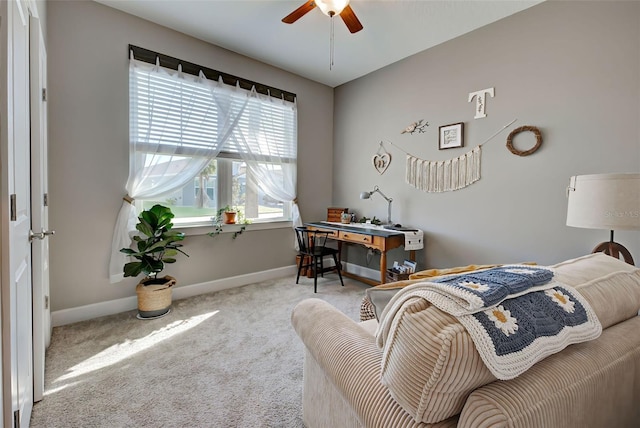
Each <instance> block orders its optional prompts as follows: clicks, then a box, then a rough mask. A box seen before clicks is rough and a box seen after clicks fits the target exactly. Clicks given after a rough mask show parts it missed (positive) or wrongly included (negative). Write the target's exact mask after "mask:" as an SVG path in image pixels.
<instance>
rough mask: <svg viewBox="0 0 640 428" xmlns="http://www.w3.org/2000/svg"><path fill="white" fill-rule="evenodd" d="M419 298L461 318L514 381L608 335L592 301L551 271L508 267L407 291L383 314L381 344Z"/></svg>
mask: <svg viewBox="0 0 640 428" xmlns="http://www.w3.org/2000/svg"><path fill="white" fill-rule="evenodd" d="M415 297H419V298H424V299H426V300H427V301H429V302H430V303H431V304H432V305H434V306H436V307H437V308H438V309H440V310H442V311H445V312H447V313H449V314H451V315H453V316H455V317H457V319H458V320H459V322H460V323H461V324H462V325H463V326H464V327H465V328H466V329H467V331H468V333H469V335H470V336H471V339H472V340H473V342H474V344H475V346H476V349H477V350H478V353H479V354H480V356H481V357H482V360H483V361H484V363H485V364H486V366H487V367H488V368H489V370H490V371H491V372H492V373H493V375H494V376H495V377H497V378H498V379H512V378H514V377H516V376H518V375H520V374H522V373H524V372H525V371H526V370H527V369H529V368H530V367H531V366H533V365H534V364H535V363H537V362H538V361H540V360H542V359H544V358H546V357H547V356H549V355H552V354H554V353H557V352H559V351H561V350H562V349H564V348H566V347H567V346H568V345H570V344H573V343H579V342H584V341H587V340H592V339H595V338H597V337H598V336H599V335H600V333H601V332H602V326H601V325H600V322H599V321H598V319H597V317H596V315H595V312H594V311H593V309H591V307H590V306H589V304H588V303H587V301H586V300H584V298H583V297H582V296H581V295H580V294H579V293H578V292H577V291H576V290H575V289H573V288H572V287H570V286H568V285H565V284H561V283H559V282H557V281H555V280H554V279H553V272H552V271H551V270H550V269H548V268H542V267H534V266H524V265H506V266H501V267H497V268H493V269H488V270H485V271H480V272H471V273H466V274H462V275H451V276H448V277H444V278H439V279H436V280H433V281H431V282H420V283H417V284H413V285H410V286H408V287H406V288H404V289H402V290H401V291H399V292H398V293H397V294H396V295H395V296H394V297H393V298H392V300H391V301H390V302H389V304H388V305H387V306H386V308H385V310H384V312H383V314H382V317H381V322H380V325H379V327H378V331H377V333H376V339H377V342H378V346H380V347H383V346H384V341H385V340H386V337H387V336H388V334H389V332H390V330H391V328H392V325H393V320H394V318H395V314H396V313H397V312H398V311H399V310H400V309H401V308H402V306H403V304H404V303H405V302H406V301H407V300H409V299H411V298H415Z"/></svg>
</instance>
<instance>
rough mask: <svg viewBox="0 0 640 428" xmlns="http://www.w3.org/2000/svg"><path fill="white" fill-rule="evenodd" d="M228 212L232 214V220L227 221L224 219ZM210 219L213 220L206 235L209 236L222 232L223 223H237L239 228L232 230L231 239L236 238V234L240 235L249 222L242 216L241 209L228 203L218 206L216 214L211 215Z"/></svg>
mask: <svg viewBox="0 0 640 428" xmlns="http://www.w3.org/2000/svg"><path fill="white" fill-rule="evenodd" d="M229 213H233V214H234V220H233V222H228V221H227V219H226V215H227V214H229ZM212 220H213V231H212V232H209V233H208V235H209V236H211V237H212V238H213V237H216V236H217V235H219V234H221V233H222V230H223V229H222V225H223V224H239V225H240V228H239V229H238V230H236V231H235V232H233V239H236V238H237V237H238V235H241V234H242V232H244V231H245V230H246V229H247V224H249V223H250V221H249V220H247V219H246V218H244V215H243V214H242V211H241V210H239V209H233V208H231V207H230V206H229V205H227V206H225V207H222V208H220V209H219V210H218V212H217V214H216V216H215V217H213V218H212Z"/></svg>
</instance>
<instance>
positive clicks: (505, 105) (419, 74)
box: [333, 2, 640, 268]
mask: <svg viewBox="0 0 640 428" xmlns="http://www.w3.org/2000/svg"><path fill="white" fill-rule="evenodd" d="M488 87H495V98H489V99H488V101H487V117H486V118H484V119H476V120H474V118H473V117H474V107H475V103H468V102H467V97H468V94H469V93H470V92H474V91H477V90H481V89H484V88H488ZM639 104H640V3H637V2H545V3H542V4H540V5H537V6H534V7H532V8H530V9H528V10H525V11H523V12H520V13H518V14H516V15H513V16H511V17H508V18H505V19H503V20H501V21H498V22H497V23H494V24H492V25H489V26H487V27H484V28H481V29H479V30H476V31H473V32H471V33H469V34H466V35H464V36H462V37H459V38H457V39H455V40H452V41H449V42H447V43H444V44H442V45H439V46H437V47H435V48H432V49H429V50H427V51H424V52H422V53H419V54H417V55H414V56H412V57H409V58H407V59H405V60H403V61H400V62H398V63H395V64H393V65H390V66H388V67H386V68H384V69H382V70H379V71H376V72H374V73H371V74H369V75H368V76H365V77H363V78H361V79H358V80H356V81H353V82H350V83H347V84H345V85H342V86H340V87H338V88H336V91H335V112H334V121H335V134H334V158H333V160H334V176H335V179H334V182H333V200H334V205H336V206H344V207H349V208H351V209H352V210H353V211H355V212H357V213H358V215H366V216H367V217H371V216H372V215H376V216H377V217H379V218H386V207H387V204H386V202H385V201H384V200H383V199H382V198H381V197H380V196H379V195H374V196H373V197H372V199H370V200H360V199H358V195H359V193H360V192H362V191H364V190H370V189H371V188H372V187H373V185H375V184H377V185H379V186H380V188H381V190H382V191H383V192H384V193H385V194H387V196H390V197H392V198H393V199H394V202H393V213H392V214H393V218H394V220H395V221H396V222H400V223H402V224H405V225H411V226H414V227H418V228H420V229H422V230H424V232H425V235H426V248H425V250H423V251H421V252H420V253H419V254H418V256H419V262H420V267H421V268H427V267H450V266H456V265H466V264H470V263H494V262H519V261H536V262H539V263H545V264H548V263H554V262H558V261H561V260H564V259H567V258H571V257H576V256H580V255H583V254H586V253H589V252H590V251H591V250H592V249H593V247H594V246H595V245H596V244H597V243H599V242H601V241H606V240H608V236H609V234H608V231H604V230H589V229H578V228H572V227H568V226H566V225H565V221H566V202H567V200H566V196H565V189H566V187H567V185H568V182H569V178H570V176H572V175H579V174H595V173H605V172H640V127H639V123H640V120H639V119H640V105H639ZM514 118H517V119H518V121H517V122H516V123H515V124H514V125H512V126H511V127H510V128H508V129H507V130H506V131H504V132H503V133H501V134H500V135H498V136H497V137H496V138H494V139H493V140H491V141H490V142H488V143H486V144H485V145H484V146H483V153H482V178H481V180H480V181H478V182H477V183H474V184H472V185H470V186H469V187H467V188H465V189H462V190H458V191H454V192H447V193H425V192H423V191H421V190H418V189H415V188H413V187H411V186H409V185H408V184H406V183H405V179H404V174H405V155H404V153H403V152H402V151H401V150H399V149H397V148H396V147H394V146H392V145H390V144H387V145H386V146H385V147H386V149H387V151H389V152H390V153H391V154H392V162H391V165H390V167H389V169H388V170H387V171H386V173H384V174H383V175H382V176H380V175H379V174H378V173H377V172H376V171H375V170H374V168H373V166H372V163H371V160H372V156H373V155H374V154H375V153H376V151H377V150H378V144H379V142H380V141H381V140H385V141H391V142H393V143H394V144H396V145H397V146H399V147H401V148H402V150H404V151H406V152H409V153H411V154H412V155H414V156H417V157H419V158H422V159H428V160H445V159H450V158H453V157H457V156H459V155H461V154H463V153H465V152H466V151H467V150H470V149H471V148H473V147H475V146H477V145H478V144H480V143H482V142H483V141H484V140H485V139H486V138H488V137H489V136H490V135H491V134H493V133H494V132H495V131H497V130H498V129H500V128H501V127H502V126H504V125H506V124H507V123H509V122H510V121H511V120H513V119H514ZM417 119H425V120H427V121H428V122H429V123H430V126H429V127H428V128H426V132H425V133H423V134H414V135H409V134H404V135H401V134H400V131H401V130H403V129H404V128H405V127H406V126H407V125H409V124H410V123H412V122H413V121H415V120H417ZM455 122H464V124H465V147H464V148H456V149H449V150H443V151H439V150H438V126H441V125H446V124H450V123H455ZM522 125H532V126H537V127H538V128H540V130H541V131H542V133H543V138H544V141H543V144H542V147H541V149H540V150H538V151H537V152H536V153H534V154H533V155H531V156H528V157H519V156H515V155H513V154H511V153H510V152H509V151H508V150H507V148H506V147H505V142H506V138H507V135H508V134H509V132H510V131H511V130H512V129H515V128H516V127H518V126H522ZM534 141H535V140H534V139H533V136H532V134H521V135H520V137H519V138H518V139H517V140H516V144H517V145H518V146H520V147H521V148H525V149H526V148H529V147H531V146H533V143H534ZM616 240H617V241H618V242H620V243H622V244H624V245H625V246H626V247H627V248H628V249H629V250H630V251H631V253H632V254H633V255H634V256H635V260H636V264H640V233H639V232H623V231H620V232H616ZM348 251H349V255H348V258H349V260H350V261H352V262H355V263H359V264H366V262H365V257H364V254H365V252H364V251H363V250H359V249H358V248H356V247H350V248H349V250H348ZM403 257H405V253H404V252H402V251H399V250H398V251H395V252H394V253H392V254H391V255H390V261H392V260H394V259H400V260H401V259H402V258H403ZM376 260H377V258H375V257H374V258H373V259H372V261H371V267H373V268H375V267H376V263H377V261H376Z"/></svg>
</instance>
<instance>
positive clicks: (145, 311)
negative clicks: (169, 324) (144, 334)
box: [136, 275, 176, 319]
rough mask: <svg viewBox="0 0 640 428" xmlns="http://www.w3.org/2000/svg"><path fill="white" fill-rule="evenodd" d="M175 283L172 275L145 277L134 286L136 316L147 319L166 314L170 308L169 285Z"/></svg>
mask: <svg viewBox="0 0 640 428" xmlns="http://www.w3.org/2000/svg"><path fill="white" fill-rule="evenodd" d="M175 284H176V279H175V278H174V277H172V276H169V275H167V276H165V277H164V278H145V279H143V280H142V281H140V283H138V285H137V286H136V294H137V296H138V318H140V319H149V318H158V317H161V316H163V315H166V314H168V313H169V311H170V310H171V287H173V286H174V285H175Z"/></svg>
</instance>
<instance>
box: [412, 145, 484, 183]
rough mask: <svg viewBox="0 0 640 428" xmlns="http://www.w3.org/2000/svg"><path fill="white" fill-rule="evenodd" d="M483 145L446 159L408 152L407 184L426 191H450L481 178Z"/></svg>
mask: <svg viewBox="0 0 640 428" xmlns="http://www.w3.org/2000/svg"><path fill="white" fill-rule="evenodd" d="M481 147H482V146H477V147H476V148H475V149H473V150H471V151H469V152H467V153H465V154H463V155H461V156H458V157H457V158H453V159H448V160H445V161H430V160H424V159H419V158H417V157H415V156H412V155H410V154H407V174H406V181H407V184H410V185H412V186H413V187H415V188H417V189H420V190H423V191H425V192H449V191H451V190H458V189H462V188H463V187H467V186H468V185H470V184H471V183H475V182H476V181H478V180H480V158H481V156H482V150H481Z"/></svg>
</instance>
